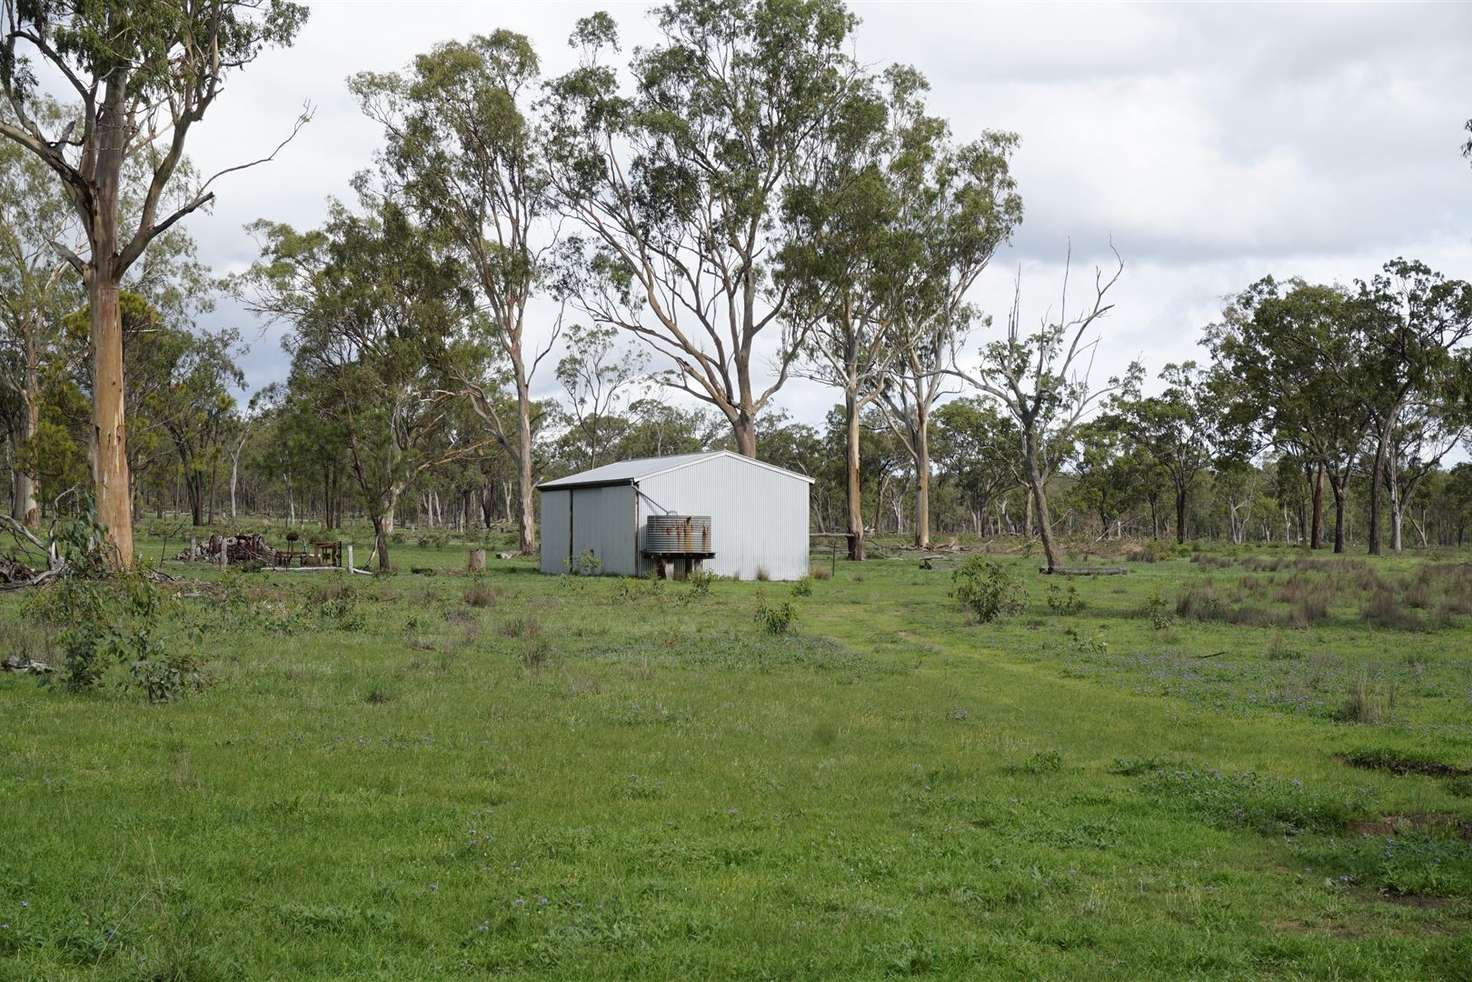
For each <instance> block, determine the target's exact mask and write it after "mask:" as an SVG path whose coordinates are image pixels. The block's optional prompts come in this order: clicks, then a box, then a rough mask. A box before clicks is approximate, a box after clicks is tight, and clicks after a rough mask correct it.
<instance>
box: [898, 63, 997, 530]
mask: <svg viewBox="0 0 1472 982" xmlns="http://www.w3.org/2000/svg"><path fill="white" fill-rule="evenodd" d="M885 78H886V82H887V84H888V86H889V102H888V106H889V114H890V124H889V125H890V127H891V136H890V139H891V141H892V144H891V146H892V149H891V151H890V153H889V156H888V158H887V160H886V164H885V169H886V172H887V177H888V180H889V182H890V185H891V187H890V193H891V194H892V195H894V198H895V204H894V218H893V222H892V226H891V229H890V231H889V233H888V234H887V235H886V237H885V248H884V250H883V253H882V256H883V262H882V268H881V270H880V271H879V274H878V277H877V283H876V285H875V289H876V290H877V291H878V293H879V294H880V300H879V307H880V314H879V316H880V317H881V318H882V320H883V322H884V325H885V334H886V337H887V343H888V344H889V345H891V346H892V347H893V349H894V352H895V355H894V365H893V370H892V371H891V372H890V374H889V376H888V377H887V378H886V379H885V384H884V385H883V386H882V387H881V392H880V399H881V402H880V405H881V406H882V408H883V410H884V414H885V416H886V418H887V419H888V420H889V422H890V425H891V427H892V428H893V429H894V431H895V434H896V436H897V437H898V438H899V439H900V440H901V441H902V442H903V443H904V444H905V447H906V449H907V450H908V451H909V453H910V459H911V461H912V463H913V464H914V470H915V544H916V545H917V546H920V547H921V548H924V547H925V546H927V545H929V543H930V416H931V413H932V411H933V409H934V407H935V405H936V403H937V402H938V401H939V400H940V399H941V397H942V396H943V395H944V394H945V393H946V389H945V382H946V380H947V372H948V369H949V367H950V366H951V365H953V364H954V362H955V358H956V350H957V348H958V347H959V346H960V345H961V344H962V343H963V342H964V340H965V337H966V333H967V331H968V329H969V327H970V324H971V323H972V321H973V320H974V317H975V314H974V311H973V310H972V309H971V307H970V306H969V305H968V303H967V296H968V294H969V293H970V290H971V288H972V286H973V285H974V284H975V283H976V280H977V278H978V277H979V276H980V275H981V274H982V272H983V271H984V270H985V269H986V267H987V265H988V264H989V263H990V262H991V258H992V255H993V254H994V253H995V252H996V249H997V247H998V246H1000V245H1002V244H1003V243H1005V242H1006V241H1007V240H1008V239H1009V238H1010V237H1011V235H1012V231H1013V229H1014V228H1016V226H1017V224H1018V223H1019V222H1020V221H1021V220H1022V198H1021V196H1020V195H1018V193H1017V190H1016V182H1015V181H1014V180H1013V178H1012V175H1011V171H1010V169H1009V164H1010V157H1011V154H1012V151H1013V149H1014V148H1015V147H1016V145H1017V137H1016V136H1015V135H1014V134H1011V133H998V132H987V133H984V134H982V135H981V136H980V137H978V138H977V139H975V140H972V141H971V142H968V143H964V144H959V145H958V144H956V143H955V142H954V141H953V140H952V137H951V132H950V126H949V125H948V124H947V123H946V121H945V120H944V119H941V118H940V117H937V116H931V115H928V114H927V113H926V112H925V103H924V96H925V92H926V91H927V89H928V88H929V85H928V84H927V83H926V81H925V78H924V77H923V76H922V75H920V73H918V72H916V71H915V70H914V69H910V68H904V67H894V68H891V69H890V70H889V71H888V72H887V73H886V76H885Z"/></svg>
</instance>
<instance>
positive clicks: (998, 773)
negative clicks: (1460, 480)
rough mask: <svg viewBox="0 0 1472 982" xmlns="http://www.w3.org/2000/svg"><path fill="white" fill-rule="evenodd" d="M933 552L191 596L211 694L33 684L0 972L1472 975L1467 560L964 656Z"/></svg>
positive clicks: (8, 746)
mask: <svg viewBox="0 0 1472 982" xmlns="http://www.w3.org/2000/svg"><path fill="white" fill-rule="evenodd" d="M150 554H151V550H150ZM900 555H901V556H902V557H903V558H891V559H882V560H877V561H873V562H869V563H865V564H862V565H858V564H847V563H843V562H840V563H839V564H838V568H837V575H836V576H835V577H834V578H833V579H831V580H815V581H812V582H810V583H808V584H807V585H806V588H807V589H810V592H806V589H805V588H799V589H798V590H797V591H796V592H797V593H798V594H799V595H797V596H794V595H793V594H794V590H793V587H792V585H790V584H779V583H734V582H723V581H717V582H715V583H713V584H711V585H710V587H709V591H708V593H701V592H700V591H698V590H697V589H695V588H693V587H692V586H690V585H689V584H684V583H655V582H651V581H630V580H621V579H613V578H603V579H589V578H575V577H543V576H539V575H536V574H535V573H534V572H533V564H532V563H531V562H528V561H509V562H494V561H493V563H492V568H491V569H490V570H489V571H488V573H487V574H486V575H485V576H484V577H483V578H481V579H480V580H479V581H478V582H477V581H473V580H472V579H471V578H469V577H467V576H464V575H461V574H460V572H459V570H460V568H461V567H462V566H463V562H464V549H463V548H457V547H449V548H445V549H442V550H437V549H432V548H426V549H415V548H412V547H410V548H404V549H401V550H400V551H399V552H398V553H397V554H396V555H395V560H396V561H397V562H398V563H400V564H401V565H402V566H403V567H404V568H405V569H406V570H407V569H408V568H409V567H411V566H420V567H435V568H437V569H438V570H439V571H440V573H439V575H436V576H426V575H412V574H410V573H408V572H404V573H401V574H399V575H396V576H392V577H386V578H369V577H354V578H353V582H351V583H350V584H348V585H347V586H346V587H342V586H339V584H340V583H341V582H342V577H341V576H340V575H337V574H314V573H299V572H294V573H230V574H227V575H226V576H225V577H224V578H223V579H222V577H221V576H220V575H219V574H218V573H215V572H212V571H207V570H206V571H200V570H191V569H190V568H189V567H187V566H184V565H180V564H172V565H170V566H168V567H166V568H167V569H169V570H170V572H171V573H173V574H174V575H176V576H180V577H184V578H181V579H180V580H179V581H178V582H175V583H173V584H170V585H168V586H167V587H166V588H165V590H164V592H165V595H166V596H167V597H168V598H169V599H168V601H167V604H166V607H165V610H164V613H163V625H164V632H163V643H164V644H166V645H169V646H173V647H175V648H188V647H190V646H197V648H198V650H199V651H200V653H201V656H202V658H203V660H204V667H205V671H206V673H207V676H208V678H209V685H208V686H207V687H206V688H205V689H203V690H202V691H200V692H198V693H195V694H192V695H189V696H188V697H186V698H184V699H181V700H179V701H176V702H169V703H166V704H161V705H150V704H149V703H148V702H147V701H146V700H145V699H144V698H143V697H142V696H141V695H140V694H139V692H138V691H137V690H136V689H130V688H123V687H121V686H120V685H116V684H112V683H113V682H115V681H116V679H117V678H119V677H122V673H123V670H122V669H116V670H113V672H112V674H111V676H110V677H109V678H110V681H109V683H108V684H105V685H104V686H102V687H101V688H100V689H99V690H97V691H95V692H93V693H87V694H69V693H67V692H64V691H62V690H61V689H60V688H59V686H57V685H55V684H53V685H50V686H44V687H43V686H40V685H38V684H37V681H36V679H35V678H34V677H31V676H28V675H17V674H0V718H3V720H4V723H5V726H4V734H5V747H4V753H3V755H0V837H3V838H0V843H3V845H0V976H3V977H6V978H35V979H62V978H91V977H101V978H169V979H174V978H178V979H186V978H187V979H215V978H220V979H234V978H240V979H258V978H297V977H322V978H442V977H483V976H488V975H499V976H510V977H556V978H606V977H620V978H761V979H768V978H794V979H796V978H843V979H858V978H881V977H886V976H896V975H899V976H903V975H931V976H934V977H938V978H968V977H969V978H991V977H1027V978H1089V979H1100V978H1120V979H1135V978H1142V977H1156V978H1170V979H1179V978H1192V977H1213V978H1220V977H1229V978H1230V977H1239V978H1245V977H1258V976H1276V977H1294V978H1297V977H1314V978H1334V979H1349V978H1400V979H1404V978H1467V977H1469V976H1472V933H1469V931H1472V797H1469V796H1472V778H1469V777H1467V776H1466V775H1464V774H1459V773H1458V772H1459V771H1461V770H1462V769H1463V768H1467V767H1472V727H1469V725H1468V724H1469V718H1472V713H1469V711H1472V616H1469V615H1468V613H1467V612H1466V610H1465V607H1466V603H1464V602H1463V601H1464V600H1465V601H1467V602H1472V595H1466V594H1467V591H1468V590H1469V588H1472V578H1469V576H1472V574H1466V575H1464V573H1463V572H1461V571H1463V570H1466V569H1467V568H1466V567H1458V566H1455V565H1452V564H1451V563H1449V562H1446V561H1443V562H1441V563H1433V562H1430V561H1427V560H1424V559H1404V560H1399V559H1398V560H1386V561H1383V562H1382V561H1377V562H1374V563H1369V562H1367V561H1365V560H1363V559H1360V560H1350V561H1345V562H1340V561H1335V560H1331V559H1328V558H1327V557H1326V558H1324V559H1322V560H1318V559H1316V560H1311V561H1307V562H1298V563H1297V564H1296V565H1295V561H1296V559H1297V557H1298V555H1299V554H1296V553H1291V552H1286V551H1283V552H1278V553H1272V554H1267V553H1263V552H1261V551H1259V552H1257V553H1254V552H1252V551H1248V552H1246V553H1243V554H1242V555H1240V556H1234V555H1227V554H1217V555H1212V556H1209V557H1207V558H1206V559H1205V560H1204V561H1200V562H1191V561H1189V560H1187V559H1185V558H1179V559H1172V560H1168V561H1163V562H1156V563H1137V564H1130V571H1129V573H1128V574H1127V575H1124V576H1113V577H1098V578H1089V579H1076V580H1072V581H1069V582H1071V583H1072V585H1073V586H1074V587H1076V595H1071V594H1069V592H1068V590H1067V585H1066V584H1057V585H1056V586H1054V585H1053V584H1050V583H1049V582H1048V581H1047V579H1046V578H1044V577H1041V576H1038V575H1037V574H1036V565H1037V564H1036V561H1035V560H1026V559H1021V558H1011V559H1007V560H1005V562H1007V563H1008V564H1010V565H1011V566H1013V567H1014V568H1015V569H1016V570H1017V571H1018V573H1019V575H1020V576H1021V577H1022V580H1023V582H1024V584H1025V586H1026V588H1027V591H1028V601H1027V607H1026V609H1025V610H1024V611H1023V612H1021V613H1019V614H1016V615H1013V616H1010V617H1007V618H1005V619H1003V620H1001V621H999V622H995V623H992V624H975V623H971V622H969V621H968V618H967V616H966V614H965V613H964V612H963V611H962V610H961V608H960V607H959V606H958V604H957V603H956V601H955V600H954V599H952V598H951V597H950V596H949V591H950V587H951V579H950V572H949V568H948V566H947V563H950V564H954V563H955V562H959V561H960V560H959V559H956V560H947V561H946V562H943V563H942V564H941V568H937V569H935V570H932V571H925V570H921V569H919V568H918V563H917V562H916V560H915V558H914V557H913V555H909V556H904V554H900ZM1265 555H1267V556H1271V557H1273V558H1272V559H1271V560H1270V561H1264V560H1263V559H1261V558H1254V557H1262V556H1265ZM1463 560H1464V561H1465V557H1463ZM819 565H823V566H825V567H826V565H827V562H826V558H825V560H824V561H823V562H822V563H821V564H819ZM1428 570H1429V572H1427V571H1428ZM1208 584H1209V585H1208ZM1050 587H1053V588H1052V589H1051V590H1050ZM805 592H806V595H802V594H804V593H805ZM1386 596H1390V597H1392V598H1393V599H1394V600H1395V603H1394V604H1390V603H1389V602H1388V601H1386V600H1385V598H1386ZM787 600H791V602H792V603H793V604H794V605H795V608H796V610H797V619H796V622H795V624H794V626H793V631H792V633H790V634H788V635H774V634H770V633H768V631H767V630H766V628H765V626H764V625H763V624H762V623H760V622H759V621H758V620H757V619H756V617H755V612H756V611H757V609H758V607H759V606H760V605H761V604H762V603H763V602H765V603H767V604H768V605H774V604H780V603H781V602H783V601H787ZM1377 600H1378V603H1377ZM23 603H24V600H23V598H21V597H20V596H18V595H16V594H10V595H7V596H6V597H5V598H4V599H3V600H0V604H3V607H0V618H3V619H4V620H5V621H6V625H5V635H4V637H5V638H6V639H8V641H9V643H10V644H12V646H14V645H16V644H20V645H25V646H29V647H30V649H31V650H33V651H45V650H47V646H48V644H50V643H51V642H49V641H48V638H50V637H51V634H50V633H49V632H51V631H54V630H55V629H56V626H53V627H51V628H47V627H45V626H44V625H42V624H41V623H39V622H38V621H37V620H36V619H35V616H34V611H32V612H31V615H30V616H29V617H28V615H27V614H26V613H25V612H24V611H23V609H22V607H23ZM1080 608H1081V609H1080ZM1397 611H1398V613H1397ZM53 657H55V656H53Z"/></svg>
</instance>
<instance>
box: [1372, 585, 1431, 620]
mask: <svg viewBox="0 0 1472 982" xmlns="http://www.w3.org/2000/svg"><path fill="white" fill-rule="evenodd" d="M1428 602H1429V600H1428ZM1360 620H1362V621H1364V622H1365V623H1366V624H1373V625H1374V626H1375V627H1384V628H1390V629H1391V630H1395V631H1421V630H1424V629H1425V627H1426V622H1425V621H1423V620H1422V619H1421V617H1420V616H1419V615H1418V614H1416V613H1415V612H1414V611H1412V610H1411V609H1410V608H1409V607H1407V606H1406V605H1405V604H1404V603H1403V602H1402V600H1401V598H1400V597H1397V596H1396V594H1395V592H1394V591H1393V590H1392V589H1390V588H1389V587H1385V586H1382V587H1379V588H1377V589H1376V590H1375V592H1374V593H1372V594H1370V597H1369V599H1368V600H1366V601H1365V604H1364V606H1363V607H1361V608H1360Z"/></svg>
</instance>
